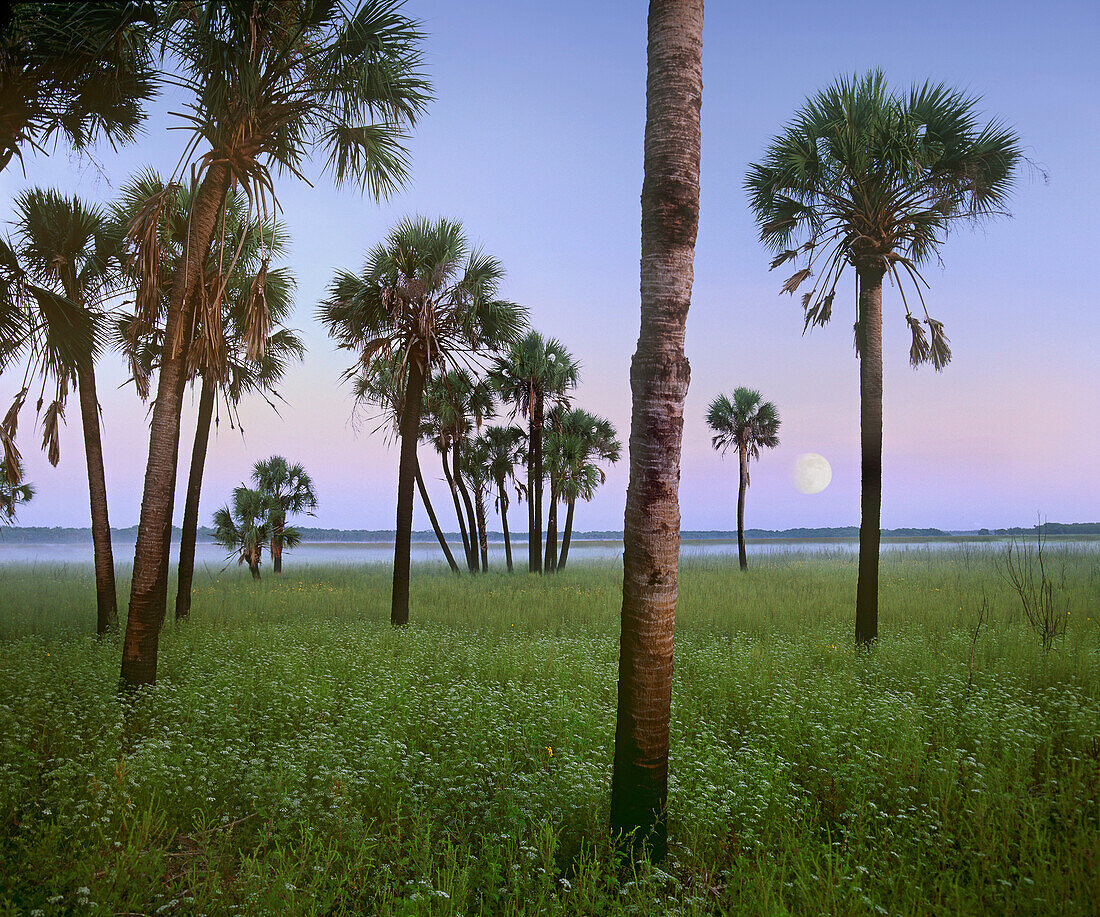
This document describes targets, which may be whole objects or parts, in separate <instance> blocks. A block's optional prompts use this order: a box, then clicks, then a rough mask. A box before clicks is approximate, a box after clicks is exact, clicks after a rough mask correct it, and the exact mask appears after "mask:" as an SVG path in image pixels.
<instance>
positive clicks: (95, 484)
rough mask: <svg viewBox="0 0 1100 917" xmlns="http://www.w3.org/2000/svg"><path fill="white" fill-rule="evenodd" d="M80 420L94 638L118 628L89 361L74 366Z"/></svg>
mask: <svg viewBox="0 0 1100 917" xmlns="http://www.w3.org/2000/svg"><path fill="white" fill-rule="evenodd" d="M76 384H77V389H78V393H79V395H80V422H81V425H82V426H83V428H84V456H85V459H86V460H87V465H88V502H89V504H90V505H91V511H92V551H93V554H94V557H95V600H96V601H95V603H96V626H95V632H96V636H97V637H103V636H104V635H105V634H107V633H109V632H110V631H113V630H117V629H118V597H117V596H116V595H115V558H114V552H113V550H112V548H111V522H110V519H109V518H108V516H107V480H106V477H105V476H104V474H103V439H102V437H101V434H100V429H99V399H98V398H97V396H96V390H95V370H94V369H93V368H92V364H91V361H86V362H82V363H81V364H80V366H79V367H78V368H77V383H76Z"/></svg>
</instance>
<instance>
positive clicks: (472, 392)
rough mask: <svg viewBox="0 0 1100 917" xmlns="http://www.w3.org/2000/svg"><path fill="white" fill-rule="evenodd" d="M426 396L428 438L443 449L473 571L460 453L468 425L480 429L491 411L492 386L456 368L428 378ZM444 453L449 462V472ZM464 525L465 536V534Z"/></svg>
mask: <svg viewBox="0 0 1100 917" xmlns="http://www.w3.org/2000/svg"><path fill="white" fill-rule="evenodd" d="M426 395H427V401H426V404H427V410H428V416H429V418H430V423H429V429H430V431H431V438H432V441H433V442H434V443H435V444H436V446H437V448H442V449H443V450H444V451H443V452H442V453H441V455H442V457H443V473H444V477H445V478H446V479H447V484H448V486H449V487H450V488H451V496H452V497H453V498H454V503H455V511H456V512H457V513H458V523H459V530H460V531H461V532H462V537H463V544H464V546H465V548H466V562H467V565H468V566H469V569H470V572H471V573H476V572H477V571H478V570H479V569H480V566H479V564H478V545H477V537H476V531H477V528H478V525H477V519H476V514H475V510H474V504H473V501H471V499H470V492H469V489H468V488H467V486H466V479H467V473H466V471H467V467H468V465H467V463H466V462H465V461H464V460H463V455H462V453H463V450H464V449H465V448H466V446H467V445H468V443H469V439H470V432H471V427H476V428H477V429H480V428H481V424H482V422H483V421H484V420H485V419H486V418H488V417H492V416H493V414H494V411H495V407H496V405H495V400H496V399H495V396H494V392H493V388H492V386H491V385H490V384H489V383H488V382H487V381H486V380H484V379H475V378H474V376H473V375H472V374H471V373H470V372H469V371H468V370H467V369H465V368H464V367H460V368H458V369H451V370H448V371H447V372H445V373H441V374H439V375H438V376H435V377H433V378H432V379H430V380H428V383H427V390H426ZM448 455H449V456H450V461H451V467H450V470H449V471H448V469H447V456H448ZM460 497H461V502H460V500H459V498H460ZM463 507H465V509H466V524H464V523H463V519H462V509H463ZM467 525H468V526H469V531H470V536H469V539H467V537H466V526H467Z"/></svg>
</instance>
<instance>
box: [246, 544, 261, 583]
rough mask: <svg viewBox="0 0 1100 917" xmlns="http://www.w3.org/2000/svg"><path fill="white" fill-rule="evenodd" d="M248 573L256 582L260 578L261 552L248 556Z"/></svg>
mask: <svg viewBox="0 0 1100 917" xmlns="http://www.w3.org/2000/svg"><path fill="white" fill-rule="evenodd" d="M248 572H249V573H251V574H252V578H253V579H254V580H258V579H259V578H260V552H259V551H256V552H254V553H252V554H249V555H248Z"/></svg>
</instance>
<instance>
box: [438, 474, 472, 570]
mask: <svg viewBox="0 0 1100 917" xmlns="http://www.w3.org/2000/svg"><path fill="white" fill-rule="evenodd" d="M439 457H440V459H441V461H442V462H443V477H445V478H446V479H447V486H448V487H449V488H451V499H452V500H453V501H454V504H455V515H456V516H458V531H459V533H460V534H461V535H462V550H463V551H465V553H466V569H467V570H472V569H473V565H474V562H473V559H472V557H473V555H472V554H471V551H470V542H471V538H470V537H469V536H468V535H467V534H466V517H465V516H463V515H462V501H461V500H460V499H459V496H458V485H457V484H455V479H454V477H453V475H452V474H451V469H450V467H449V466H448V465H447V453H446V452H441V453H440V454H439Z"/></svg>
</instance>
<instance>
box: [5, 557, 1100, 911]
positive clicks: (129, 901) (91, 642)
mask: <svg viewBox="0 0 1100 917" xmlns="http://www.w3.org/2000/svg"><path fill="white" fill-rule="evenodd" d="M1061 560H1062V561H1063V562H1064V563H1065V566H1066V583H1067V589H1069V590H1070V591H1071V594H1072V605H1071V611H1072V614H1071V623H1070V625H1069V628H1068V631H1067V634H1066V636H1065V638H1064V639H1063V640H1062V641H1061V642H1060V643H1059V644H1057V645H1056V646H1055V648H1054V649H1053V650H1052V651H1051V652H1050V653H1044V652H1043V651H1042V649H1041V647H1040V645H1039V640H1038V638H1037V637H1036V636H1035V634H1034V633H1033V632H1032V631H1031V630H1030V628H1029V627H1028V625H1027V624H1026V622H1025V621H1024V620H1023V618H1022V614H1021V611H1020V609H1019V607H1018V600H1017V599H1016V598H1015V596H1014V595H1013V594H1012V593H1011V591H1010V590H1009V589H1008V588H1007V586H1006V584H1005V583H1004V582H1003V581H1002V580H1001V578H1000V577H998V576H997V573H996V569H995V566H994V558H993V556H992V555H991V554H989V553H985V552H982V553H964V552H961V551H959V552H955V551H931V550H928V551H925V550H916V551H905V552H891V553H889V554H887V555H885V556H884V558H883V567H882V603H881V604H882V610H881V618H880V621H881V632H882V640H881V642H880V645H879V646H878V647H877V648H876V650H875V651H874V652H872V653H856V652H854V651H853V639H852V618H853V613H852V603H853V596H854V586H855V558H854V557H852V556H851V555H849V554H836V555H828V556H825V557H814V558H806V557H800V556H799V555H796V554H791V555H778V556H773V557H770V558H768V559H766V560H763V561H761V562H759V563H757V564H756V565H755V566H754V567H752V568H751V569H750V570H749V572H748V574H746V575H742V574H741V573H739V571H737V570H736V569H735V567H731V566H730V565H729V562H728V561H723V562H717V561H714V562H710V561H706V562H704V561H693V562H688V563H686V564H685V565H684V566H683V567H682V576H681V602H680V610H679V613H678V618H677V642H676V683H675V687H674V696H673V722H672V735H673V741H672V777H671V783H670V813H669V815H670V833H671V836H672V838H673V846H672V853H671V856H670V858H669V860H668V861H666V863H665V864H663V865H662V866H661V867H660V868H655V867H653V866H650V865H648V864H617V863H616V861H615V859H614V854H613V852H612V850H611V849H610V846H609V844H608V843H607V841H606V839H605V834H606V819H607V796H608V787H609V781H610V762H611V755H612V742H613V730H614V709H615V677H616V665H617V656H618V642H617V641H618V636H617V634H618V610H619V603H620V589H621V580H620V577H621V574H620V572H619V570H618V568H617V567H616V566H615V565H611V564H608V565H603V566H585V567H577V568H573V569H568V570H566V571H564V572H563V573H562V574H560V575H558V576H556V577H547V578H538V577H533V576H528V575H526V574H524V575H517V576H507V575H503V574H490V575H487V576H482V577H478V578H476V579H475V578H470V577H462V578H459V577H453V576H451V575H450V574H449V573H447V572H445V571H444V570H433V569H427V568H426V569H421V570H420V571H418V572H417V573H416V575H415V576H414V580H413V604H412V620H413V625H412V626H411V627H409V628H407V629H405V630H401V631H395V630H394V629H393V628H391V627H389V625H388V623H387V622H388V610H389V606H388V590H389V576H388V573H387V572H386V571H385V570H383V569H370V568H367V569H356V568H349V567H344V566H341V567H333V568H316V567H313V568H308V569H305V570H300V571H291V572H288V573H287V574H284V576H283V578H281V579H276V578H275V577H267V578H265V580H264V581H263V582H262V583H260V584H257V585H254V584H252V583H251V582H250V581H249V580H248V577H247V571H245V572H244V574H243V575H242V574H241V573H240V571H238V570H236V569H234V570H230V571H226V572H224V573H221V574H212V575H205V576H200V577H199V578H198V580H197V582H196V587H197V588H196V595H195V602H194V611H193V614H194V620H193V621H191V622H190V623H189V624H187V625H185V626H181V627H176V626H172V625H169V626H168V627H167V628H166V631H165V634H164V637H163V639H162V656H161V666H160V678H159V682H158V684H157V686H156V687H155V688H154V689H152V690H149V691H147V692H144V693H143V694H142V695H141V696H140V697H139V699H138V700H137V701H136V703H134V705H133V706H132V707H131V708H129V709H126V708H123V707H122V706H120V704H119V703H118V701H117V700H116V698H115V693H114V687H115V684H116V681H117V677H118V665H119V659H118V654H119V645H118V643H117V642H113V641H108V642H106V643H102V644H101V643H97V642H96V641H95V639H94V637H92V636H90V635H91V633H92V631H93V629H94V583H93V581H92V576H91V572H90V570H89V571H87V572H84V571H83V570H58V569H45V570H44V569H43V568H42V567H41V566H39V567H38V568H37V569H36V570H34V571H30V570H27V569H25V568H24V569H14V568H4V569H3V571H2V572H0V639H2V641H3V642H2V643H0V820H2V824H3V827H2V828H0V859H2V860H3V862H4V867H5V868H4V869H3V871H2V878H0V902H3V904H2V905H0V912H2V909H3V908H6V909H7V912H11V913H26V912H28V911H31V912H33V911H34V910H35V909H39V910H41V911H42V912H43V914H47V913H70V912H74V911H88V910H92V909H93V906H94V909H95V910H97V912H99V913H103V912H107V911H113V912H132V913H153V912H157V911H158V909H160V910H159V912H160V913H176V912H178V913H187V914H193V913H194V914H197V913H207V914H215V913H247V914H260V913H270V914H284V913H302V914H322V913H326V914H328V913H333V914H338V913H348V914H351V913H376V914H398V915H405V914H459V913H461V914H466V915H470V914H498V913H500V914H503V913H531V914H534V913H575V914H630V913H633V914H656V913H685V914H704V913H743V914H788V913H798V914H802V913H806V914H811V913H812V914H819V913H837V914H868V915H871V914H880V913H890V914H945V915H946V914H957V913H972V914H981V913H1021V914H1029V913H1031V914H1048V913H1074V914H1077V913H1079V914H1092V913H1095V912H1096V905H1097V903H1098V902H1100V872H1098V862H1100V810H1098V804H1097V798H1098V796H1100V639H1098V638H1100V620H1098V618H1100V615H1098V611H1100V602H1098V601H1097V599H1098V598H1100V574H1098V570H1097V564H1096V554H1095V553H1087V552H1073V553H1067V554H1065V555H1064V556H1063V557H1062V558H1061ZM125 588H126V584H125V583H124V582H123V583H121V584H120V590H125ZM983 592H984V594H985V596H986V598H987V599H988V602H989V606H990V613H989V615H988V617H987V621H986V623H985V624H984V626H983V627H982V628H981V629H980V630H979V631H978V634H977V638H976V641H975V637H974V630H973V629H974V626H975V623H976V620H977V615H978V610H979V607H980V601H981V596H982V594H983ZM972 650H973V654H974V662H973V676H972V678H971V675H970V657H971V652H972Z"/></svg>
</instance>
